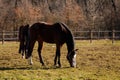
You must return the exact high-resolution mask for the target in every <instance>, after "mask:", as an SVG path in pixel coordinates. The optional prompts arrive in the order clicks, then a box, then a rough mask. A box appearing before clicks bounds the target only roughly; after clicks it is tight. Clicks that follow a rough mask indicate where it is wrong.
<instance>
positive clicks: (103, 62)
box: [0, 40, 120, 80]
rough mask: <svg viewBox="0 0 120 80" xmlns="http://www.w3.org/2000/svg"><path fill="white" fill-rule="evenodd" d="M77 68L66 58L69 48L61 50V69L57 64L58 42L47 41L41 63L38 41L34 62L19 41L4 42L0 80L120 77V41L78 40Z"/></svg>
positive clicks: (106, 79)
mask: <svg viewBox="0 0 120 80" xmlns="http://www.w3.org/2000/svg"><path fill="white" fill-rule="evenodd" d="M75 44H76V48H78V49H79V50H78V52H77V68H70V67H69V64H68V61H67V59H66V55H67V48H66V45H63V47H62V49H61V64H62V67H61V68H57V67H54V66H53V62H54V56H55V45H54V44H47V43H44V46H43V49H42V56H43V60H44V62H45V65H46V66H41V64H40V63H39V58H38V54H37V43H36V45H35V47H34V51H33V62H34V64H33V65H29V64H28V62H27V60H26V59H22V56H21V54H19V53H18V48H19V42H5V43H4V44H3V45H2V43H1V42H0V80H120V41H115V43H114V44H112V42H111V41H110V40H94V41H93V42H92V43H90V42H89V41H87V40H76V41H75Z"/></svg>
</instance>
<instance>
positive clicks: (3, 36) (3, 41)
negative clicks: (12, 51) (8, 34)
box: [2, 30, 4, 44]
mask: <svg viewBox="0 0 120 80" xmlns="http://www.w3.org/2000/svg"><path fill="white" fill-rule="evenodd" d="M2 44H4V30H3V31H2Z"/></svg>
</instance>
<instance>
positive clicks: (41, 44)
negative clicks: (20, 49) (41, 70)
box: [38, 42, 45, 66]
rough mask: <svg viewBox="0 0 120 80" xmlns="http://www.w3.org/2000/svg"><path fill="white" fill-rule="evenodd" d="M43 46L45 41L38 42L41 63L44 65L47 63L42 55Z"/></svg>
mask: <svg viewBox="0 0 120 80" xmlns="http://www.w3.org/2000/svg"><path fill="white" fill-rule="evenodd" d="M42 46H43V42H38V55H39V60H40V63H41V64H42V66H44V65H45V64H44V62H43V59H42V56H41V50H42Z"/></svg>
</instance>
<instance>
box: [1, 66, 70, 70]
mask: <svg viewBox="0 0 120 80" xmlns="http://www.w3.org/2000/svg"><path fill="white" fill-rule="evenodd" d="M67 68H71V67H53V66H52V67H46V66H42V67H41V66H40V67H36V66H28V67H26V66H24V67H0V71H5V70H38V69H41V70H50V69H67Z"/></svg>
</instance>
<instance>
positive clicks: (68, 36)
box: [59, 23, 75, 54]
mask: <svg viewBox="0 0 120 80" xmlns="http://www.w3.org/2000/svg"><path fill="white" fill-rule="evenodd" d="M59 24H61V25H62V26H63V27H64V28H65V31H66V32H67V33H66V44H67V49H68V54H69V53H70V52H71V51H72V50H74V45H75V44H74V38H73V35H72V33H71V31H70V30H69V29H68V27H67V25H65V24H64V23H59Z"/></svg>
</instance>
